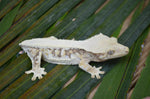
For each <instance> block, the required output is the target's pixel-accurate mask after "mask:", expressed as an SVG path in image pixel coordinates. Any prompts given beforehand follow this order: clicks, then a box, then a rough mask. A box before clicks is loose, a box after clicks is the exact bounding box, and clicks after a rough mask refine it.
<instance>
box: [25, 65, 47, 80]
mask: <svg viewBox="0 0 150 99" xmlns="http://www.w3.org/2000/svg"><path fill="white" fill-rule="evenodd" d="M44 70H45V68H38V69H37V68H36V69H31V70H29V71H26V72H25V73H26V74H30V73H33V77H32V79H31V80H32V81H34V80H36V78H37V77H38V79H42V78H43V77H42V75H46V74H47V73H46V72H45V71H44Z"/></svg>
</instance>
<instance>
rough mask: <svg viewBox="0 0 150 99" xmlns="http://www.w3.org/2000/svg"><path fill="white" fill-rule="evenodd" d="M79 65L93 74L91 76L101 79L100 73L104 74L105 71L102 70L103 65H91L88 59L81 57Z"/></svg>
mask: <svg viewBox="0 0 150 99" xmlns="http://www.w3.org/2000/svg"><path fill="white" fill-rule="evenodd" d="M79 67H80V68H81V69H83V70H84V71H86V72H88V73H89V74H91V78H95V76H96V78H97V79H100V75H99V74H104V73H105V72H104V71H100V69H101V68H102V67H101V66H100V67H98V68H96V67H95V66H93V67H92V66H91V65H90V64H89V60H86V59H81V61H80V63H79Z"/></svg>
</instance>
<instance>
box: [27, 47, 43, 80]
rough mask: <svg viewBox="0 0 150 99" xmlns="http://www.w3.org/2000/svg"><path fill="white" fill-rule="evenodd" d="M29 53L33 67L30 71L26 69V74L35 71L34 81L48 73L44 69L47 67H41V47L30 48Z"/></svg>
mask: <svg viewBox="0 0 150 99" xmlns="http://www.w3.org/2000/svg"><path fill="white" fill-rule="evenodd" d="M26 52H27V55H28V56H29V57H30V59H31V62H32V69H31V70H29V71H26V72H25V73H26V74H30V73H33V77H32V81H34V80H36V78H37V77H38V79H42V75H46V72H45V71H44V70H45V68H41V67H40V64H41V57H42V52H41V51H40V50H39V49H36V48H29V49H27V51H26Z"/></svg>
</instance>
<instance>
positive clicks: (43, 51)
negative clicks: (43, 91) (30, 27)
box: [19, 33, 129, 81]
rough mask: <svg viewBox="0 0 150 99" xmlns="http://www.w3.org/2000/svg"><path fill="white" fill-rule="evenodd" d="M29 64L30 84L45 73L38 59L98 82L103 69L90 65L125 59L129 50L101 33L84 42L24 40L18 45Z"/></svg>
mask: <svg viewBox="0 0 150 99" xmlns="http://www.w3.org/2000/svg"><path fill="white" fill-rule="evenodd" d="M19 45H20V46H21V47H22V49H23V50H24V51H25V52H26V53H27V55H28V56H29V57H30V59H31V62H32V69H31V70H29V71H26V72H25V73H26V74H30V73H33V77H32V80H33V81H34V80H36V78H37V77H38V79H41V78H42V75H45V74H46V72H45V71H44V68H41V67H40V65H41V59H43V60H45V61H46V62H49V63H54V64H64V65H75V64H78V65H79V67H80V68H81V69H83V70H84V71H86V72H88V73H89V74H91V77H92V78H95V77H96V78H97V79H100V75H99V74H104V73H105V72H104V71H100V69H101V68H102V67H101V66H100V67H98V68H97V67H95V66H91V65H90V64H89V62H90V61H95V62H102V61H105V60H108V59H112V58H117V57H122V56H124V55H127V54H128V52H129V48H128V47H126V46H124V45H121V44H119V43H118V42H117V39H116V38H114V37H108V36H106V35H103V34H102V33H100V34H98V35H95V36H93V37H91V38H89V39H86V40H78V41H77V40H64V39H57V38H56V37H54V36H51V37H48V38H36V39H31V40H25V41H23V42H21V43H20V44H19Z"/></svg>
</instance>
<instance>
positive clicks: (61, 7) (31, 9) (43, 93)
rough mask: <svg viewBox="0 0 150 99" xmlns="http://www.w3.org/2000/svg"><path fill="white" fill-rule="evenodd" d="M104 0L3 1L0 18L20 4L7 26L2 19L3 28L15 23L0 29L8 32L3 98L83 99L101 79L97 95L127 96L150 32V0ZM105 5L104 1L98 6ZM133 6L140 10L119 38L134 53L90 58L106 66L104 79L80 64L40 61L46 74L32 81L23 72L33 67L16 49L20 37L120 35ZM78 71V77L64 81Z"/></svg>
mask: <svg viewBox="0 0 150 99" xmlns="http://www.w3.org/2000/svg"><path fill="white" fill-rule="evenodd" d="M21 2H22V5H21V6H20V8H19V7H18V6H19V3H20V4H21ZM105 2H106V0H84V1H82V0H25V1H23V0H13V1H11V0H6V1H4V0H2V1H0V5H2V6H1V7H0V18H1V22H3V20H5V18H6V17H7V16H9V13H13V9H12V7H16V8H18V9H19V10H18V11H15V13H13V15H11V16H9V17H10V19H11V21H9V23H7V24H6V25H8V26H6V25H2V26H1V25H0V26H1V27H0V28H2V27H5V28H7V29H8V28H9V27H10V24H12V25H11V28H10V29H9V30H7V32H6V30H5V33H4V32H1V33H0V34H2V33H4V34H3V35H2V36H0V50H1V51H0V75H1V76H0V98H2V99H3V98H8V99H9V98H11V99H12V98H13V99H16V98H21V99H22V98H36V99H39V98H44V99H45V98H54V99H66V98H71V99H73V98H74V99H83V98H86V97H87V96H88V94H89V93H90V92H91V91H92V89H93V88H94V87H95V86H97V85H98V84H99V83H101V84H100V87H99V89H98V91H97V93H96V95H95V97H94V98H95V99H99V98H102V99H112V98H113V99H114V98H117V99H118V98H119V99H120V98H126V95H127V91H128V88H129V87H130V83H131V79H132V75H133V73H134V71H135V66H136V64H137V62H138V61H137V60H138V59H139V53H140V52H141V50H140V45H141V44H142V42H143V41H144V39H145V38H146V37H147V34H148V33H149V30H148V29H149V28H148V26H149V24H150V18H149V17H150V12H149V10H150V5H149V4H148V5H147V7H146V8H144V10H141V8H142V7H141V6H143V5H144V2H145V1H141V0H110V1H107V3H106V4H105V5H104V3H105ZM4 5H5V6H4ZM102 6H104V7H103V8H101V9H100V10H99V8H100V7H102ZM137 7H138V8H137ZM135 8H137V10H136V11H135V14H134V15H133V17H132V22H131V25H129V27H128V28H127V29H126V30H125V32H124V33H123V34H122V35H121V36H120V37H119V39H118V40H119V42H120V43H122V44H124V45H127V46H128V47H130V53H129V54H128V55H127V56H126V57H123V58H119V59H114V60H109V61H107V62H102V63H95V62H92V63H91V64H92V65H95V66H100V65H102V66H103V70H105V71H106V74H105V75H101V76H102V79H100V80H97V79H91V77H90V75H89V74H87V73H85V72H84V71H82V70H80V69H78V67H77V66H64V65H56V64H51V63H46V62H42V66H43V67H45V68H46V71H47V72H48V74H47V75H45V76H44V78H43V79H41V80H36V81H34V82H33V81H31V77H32V75H26V74H24V72H25V71H26V70H29V69H30V68H31V62H30V60H29V58H28V57H27V55H26V54H23V55H19V56H18V55H17V53H18V52H19V51H20V50H21V48H20V47H19V46H18V44H19V43H20V42H21V41H23V40H25V39H30V38H36V37H48V36H52V35H53V36H56V37H58V38H67V39H72V38H75V39H86V38H89V37H91V36H93V35H95V34H97V33H99V32H102V33H104V34H106V35H108V36H111V35H113V36H115V37H117V36H118V35H119V33H120V30H121V28H122V27H123V25H124V24H123V22H124V20H125V19H126V18H127V17H128V16H129V15H130V14H131V12H132V11H133V10H134V9H135ZM139 9H140V10H139ZM144 30H145V31H144ZM0 31H1V30H0ZM75 74H76V77H75V79H74V80H73V81H72V82H70V84H69V85H67V86H66V85H65V84H66V83H67V82H68V81H69V80H70V79H71V78H72V77H73V76H74V75H75ZM141 79H142V78H141ZM145 79H146V78H145ZM64 85H65V87H64ZM137 86H142V85H140V84H138V85H137ZM145 87H146V86H145ZM139 88H140V87H139ZM135 90H137V91H135V93H134V96H135V95H136V94H138V90H139V89H138V88H136V89H135ZM134 96H133V97H134Z"/></svg>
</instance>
